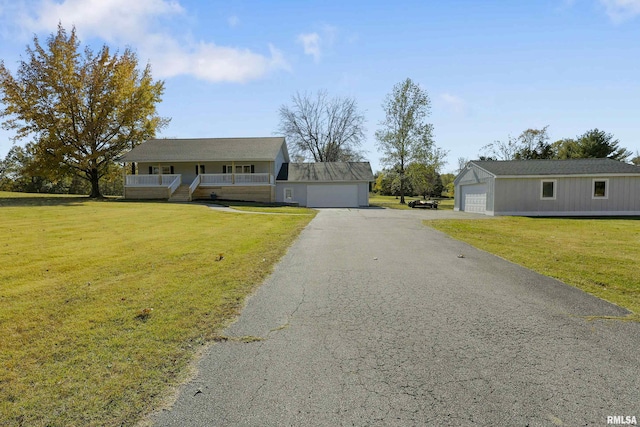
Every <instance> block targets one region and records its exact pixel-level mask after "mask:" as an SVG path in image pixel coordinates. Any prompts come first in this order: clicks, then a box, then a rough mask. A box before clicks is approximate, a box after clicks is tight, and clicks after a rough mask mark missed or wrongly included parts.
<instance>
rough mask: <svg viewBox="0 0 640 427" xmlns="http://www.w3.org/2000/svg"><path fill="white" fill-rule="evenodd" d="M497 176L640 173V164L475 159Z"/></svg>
mask: <svg viewBox="0 0 640 427" xmlns="http://www.w3.org/2000/svg"><path fill="white" fill-rule="evenodd" d="M470 163H473V164H475V165H477V166H479V167H480V168H482V169H484V170H486V171H487V172H489V173H491V174H493V175H495V176H535V175H606V174H613V175H615V174H640V166H635V165H630V164H628V163H623V162H619V161H617V160H612V159H572V160H498V161H491V160H473V161H471V162H470Z"/></svg>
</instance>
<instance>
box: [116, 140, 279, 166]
mask: <svg viewBox="0 0 640 427" xmlns="http://www.w3.org/2000/svg"><path fill="white" fill-rule="evenodd" d="M281 149H282V150H283V151H284V156H285V161H289V153H288V151H287V146H286V144H285V140H284V137H260V138H192V139H150V140H148V141H146V142H144V143H142V144H140V145H138V146H137V147H135V148H134V149H133V150H131V151H129V152H128V153H126V154H125V155H123V156H122V157H121V158H120V161H123V162H213V161H237V160H240V161H242V160H245V161H248V160H252V161H272V160H275V158H276V157H277V156H278V152H279V151H280V150H281Z"/></svg>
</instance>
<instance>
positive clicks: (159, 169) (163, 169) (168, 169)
mask: <svg viewBox="0 0 640 427" xmlns="http://www.w3.org/2000/svg"><path fill="white" fill-rule="evenodd" d="M151 173H152V174H153V175H158V174H163V175H167V174H172V173H173V166H154V167H153V168H152V170H151Z"/></svg>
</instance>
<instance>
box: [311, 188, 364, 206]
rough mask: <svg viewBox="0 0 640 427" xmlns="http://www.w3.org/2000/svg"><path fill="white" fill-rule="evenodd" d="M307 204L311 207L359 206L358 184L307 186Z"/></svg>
mask: <svg viewBox="0 0 640 427" xmlns="http://www.w3.org/2000/svg"><path fill="white" fill-rule="evenodd" d="M307 206H308V207H310V208H357V207H358V185H357V184H355V185H354V184H331V185H309V186H307Z"/></svg>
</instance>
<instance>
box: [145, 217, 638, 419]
mask: <svg viewBox="0 0 640 427" xmlns="http://www.w3.org/2000/svg"><path fill="white" fill-rule="evenodd" d="M456 215H465V217H469V216H470V215H468V214H463V213H457V212H451V211H449V212H446V211H418V212H415V211H394V210H382V209H361V210H347V209H328V210H321V211H320V213H319V214H318V216H317V217H316V218H315V219H314V220H313V221H312V222H311V223H310V224H309V226H308V227H307V228H306V229H305V230H304V231H303V232H302V234H301V235H300V237H299V239H298V240H297V241H296V242H295V243H294V245H293V246H292V247H291V248H290V250H289V252H288V253H287V255H286V256H285V257H284V258H283V259H282V260H281V262H280V263H279V264H278V265H277V266H276V268H275V271H274V272H273V274H272V275H271V276H270V277H269V279H268V280H267V281H266V282H265V284H264V285H263V286H262V287H261V288H260V289H259V290H258V291H257V292H256V294H255V295H254V296H252V297H251V298H250V299H249V301H248V303H247V306H246V308H245V309H244V311H243V313H242V315H241V316H240V317H239V319H238V321H237V322H236V323H234V324H233V325H231V326H230V327H229V328H228V329H227V330H226V331H225V332H224V334H225V335H226V336H228V337H231V338H233V337H238V338H240V337H253V339H254V340H249V341H252V342H248V343H245V342H242V340H241V339H230V340H228V341H226V342H221V343H216V344H215V345H212V346H211V347H209V348H208V349H207V351H206V353H205V355H204V356H203V358H202V359H201V360H200V361H199V363H198V373H197V375H196V376H195V377H194V378H193V379H192V380H191V381H190V382H188V383H186V384H184V385H183V386H182V387H181V388H180V390H179V391H178V393H177V398H176V401H175V402H173V404H172V406H170V407H167V408H165V409H162V410H159V411H158V412H156V413H155V414H153V415H152V416H151V418H150V421H151V422H152V423H153V424H154V425H157V426H414V425H415V426H423V425H425V426H431V425H434V426H475V425H479V426H547V425H550V426H554V425H557V426H604V425H607V416H611V415H626V416H636V417H637V418H639V419H640V379H639V377H640V351H639V349H640V324H637V323H631V322H623V321H619V320H588V319H587V318H586V316H623V315H625V314H626V313H627V312H626V311H625V310H624V309H621V308H619V307H617V306H614V305H612V304H609V303H606V302H604V301H602V300H599V299H597V298H595V297H592V296H590V295H587V294H585V293H583V292H581V291H579V290H576V289H575V288H572V287H570V286H567V285H565V284H563V283H560V282H558V281H556V280H553V279H550V278H547V277H544V276H541V275H538V274H536V273H533V272H532V271H530V270H527V269H524V268H522V267H519V266H517V265H514V264H511V263H509V262H507V261H505V260H503V259H500V258H498V257H495V256H492V255H490V254H488V253H486V252H482V251H479V250H476V249H473V248H472V247H470V246H468V245H466V244H464V243H461V242H458V241H455V240H453V239H451V238H449V237H447V236H446V235H444V234H442V233H440V232H438V231H435V230H433V229H431V228H428V227H425V226H423V225H422V223H421V219H423V218H432V217H445V216H456ZM487 220H491V219H487ZM505 244H509V243H508V242H505ZM460 256H462V257H460ZM258 338H259V340H255V339H258Z"/></svg>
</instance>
